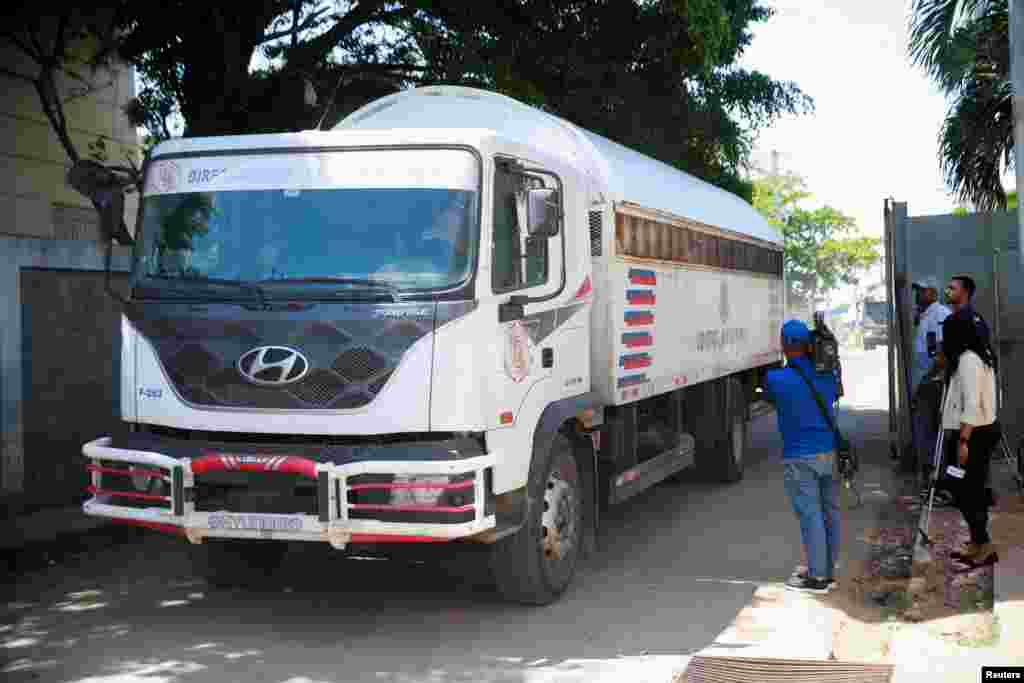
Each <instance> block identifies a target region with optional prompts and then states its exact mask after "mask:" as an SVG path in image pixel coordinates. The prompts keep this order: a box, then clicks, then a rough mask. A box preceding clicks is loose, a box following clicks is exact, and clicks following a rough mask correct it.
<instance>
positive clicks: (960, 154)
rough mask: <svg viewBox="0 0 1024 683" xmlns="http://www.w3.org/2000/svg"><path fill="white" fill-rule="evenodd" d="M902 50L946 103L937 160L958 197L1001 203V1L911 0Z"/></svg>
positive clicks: (1007, 128)
mask: <svg viewBox="0 0 1024 683" xmlns="http://www.w3.org/2000/svg"><path fill="white" fill-rule="evenodd" d="M909 53H910V57H911V60H912V62H913V63H914V64H915V65H916V66H919V67H921V68H923V69H924V70H925V72H926V73H927V74H928V76H929V77H930V78H931V79H932V80H933V81H935V82H936V83H937V84H938V85H939V87H941V88H942V90H943V91H944V92H945V94H946V96H947V99H948V101H949V103H950V106H949V110H948V111H947V112H946V117H945V120H944V121H943V124H942V128H941V130H940V131H939V163H940V165H941V167H942V172H943V175H944V176H945V179H946V183H947V185H948V186H949V187H950V188H951V189H952V190H953V192H954V194H955V195H956V196H957V198H958V199H960V200H961V201H967V202H970V203H972V204H974V205H975V206H976V207H977V208H979V209H981V210H983V211H990V210H992V209H995V208H1001V209H1004V208H1006V193H1005V191H1004V190H1003V186H1002V182H1001V177H1002V173H1003V171H1004V170H1005V169H1006V168H1007V167H1010V166H1012V164H1013V109H1012V97H1011V87H1010V32H1009V6H1008V3H1007V0H914V2H913V5H912V9H911V20H910V41H909Z"/></svg>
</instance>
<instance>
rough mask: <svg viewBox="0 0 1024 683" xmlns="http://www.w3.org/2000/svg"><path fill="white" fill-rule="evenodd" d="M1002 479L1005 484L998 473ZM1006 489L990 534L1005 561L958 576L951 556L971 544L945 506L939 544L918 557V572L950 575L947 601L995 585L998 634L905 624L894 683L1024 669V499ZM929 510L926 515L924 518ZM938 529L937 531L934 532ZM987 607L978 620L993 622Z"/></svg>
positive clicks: (897, 644)
mask: <svg viewBox="0 0 1024 683" xmlns="http://www.w3.org/2000/svg"><path fill="white" fill-rule="evenodd" d="M996 476H997V478H998V479H1000V480H1003V479H1005V477H1000V475H999V473H998V472H997V473H996ZM1003 483H1004V486H1003V487H1001V490H1000V500H999V503H998V505H997V506H996V507H995V508H994V509H993V511H992V515H991V523H990V533H991V534H992V539H993V542H994V543H995V544H996V546H997V548H998V552H999V558H1000V561H999V563H998V564H997V565H995V567H994V568H992V569H982V570H977V571H974V572H970V573H969V574H954V573H953V572H952V567H953V565H952V563H951V561H950V560H949V558H948V553H949V550H950V548H952V547H955V546H957V545H959V544H960V543H962V542H964V541H966V540H968V534H967V530H966V525H965V524H964V522H963V520H962V516H961V515H960V513H959V512H958V511H957V510H954V509H952V508H944V509H938V510H934V511H933V512H932V517H931V522H930V524H929V527H930V532H929V535H930V536H931V537H932V539H933V541H934V545H933V546H932V547H931V548H927V549H926V548H924V547H923V545H922V544H921V543H920V542H919V543H918V547H917V548H916V551H915V556H916V557H917V558H918V559H919V561H918V562H915V566H916V567H917V568H916V570H915V573H923V572H925V571H941V572H943V573H944V574H945V576H946V578H947V581H946V593H947V595H946V602H947V604H950V603H951V602H953V601H955V600H956V598H957V597H958V595H957V594H958V593H959V592H961V591H963V590H964V589H965V587H966V590H967V591H968V592H970V591H971V589H972V587H973V586H972V584H973V585H975V586H977V589H978V590H979V592H984V589H985V588H986V587H987V586H986V585H985V583H986V581H988V580H991V582H992V584H991V585H992V610H991V615H994V627H995V628H994V634H993V636H994V637H992V638H988V639H982V640H981V641H980V642H970V641H971V639H970V638H967V639H965V638H963V637H962V636H961V637H960V638H950V637H949V636H950V635H952V634H950V633H949V631H952V630H953V629H954V625H953V624H951V623H949V620H942V619H936V620H933V621H932V622H931V623H929V622H927V621H924V622H921V623H918V624H907V625H904V626H902V627H901V628H900V629H899V631H898V632H897V633H896V635H895V637H894V639H893V644H892V657H893V658H894V659H895V660H897V661H899V662H901V666H900V669H899V670H898V675H897V676H896V677H895V678H894V679H893V681H894V683H935V682H937V681H974V680H978V677H979V675H980V672H981V667H982V666H1024V648H1022V647H1021V636H1020V634H1021V633H1024V534H1021V533H1020V529H1021V528H1024V527H1022V526H1021V525H1022V524H1024V497H1022V495H1021V493H1020V492H1019V491H1017V490H1015V489H1012V488H1010V487H1008V486H1005V482H1003ZM924 512H925V511H924V510H922V511H921V514H922V518H923V515H924ZM932 530H934V533H932ZM987 612H988V607H987V605H984V606H983V607H981V608H980V610H979V611H978V613H977V618H978V620H979V622H982V623H983V622H985V621H988V620H991V616H989V615H988V614H987Z"/></svg>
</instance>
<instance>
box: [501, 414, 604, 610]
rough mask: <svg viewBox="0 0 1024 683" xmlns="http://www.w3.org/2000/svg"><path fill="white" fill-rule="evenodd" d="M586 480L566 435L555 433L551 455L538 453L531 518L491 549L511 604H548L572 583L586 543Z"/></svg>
mask: <svg viewBox="0 0 1024 683" xmlns="http://www.w3.org/2000/svg"><path fill="white" fill-rule="evenodd" d="M581 482H582V478H581V477H580V470H579V465H578V464H577V462H576V458H575V457H574V456H573V449H572V443H571V442H570V441H569V439H568V438H567V437H566V436H565V435H563V434H555V437H554V439H553V441H552V443H551V447H550V449H548V452H547V453H535V454H534V459H533V462H532V463H531V465H530V477H529V481H528V482H527V507H526V520H525V522H524V524H523V526H522V528H521V529H519V531H517V532H516V533H515V534H512V535H511V536H507V537H505V538H503V539H501V540H499V541H498V542H497V543H495V544H494V545H493V546H491V548H490V551H491V556H490V565H491V575H492V577H493V578H494V582H495V584H496V585H497V588H498V592H500V593H501V595H502V596H503V597H504V598H505V599H506V600H510V601H513V602H520V603H523V604H527V605H547V604H549V603H551V602H553V601H554V600H556V599H557V598H558V597H559V596H560V595H561V594H562V593H563V592H564V591H565V589H566V588H567V587H568V586H569V584H570V583H571V582H572V578H573V576H574V575H575V573H576V565H577V563H578V560H579V557H580V553H581V551H582V550H583V547H582V546H583V539H584V530H583V504H584V500H585V496H584V491H583V486H582V483H581Z"/></svg>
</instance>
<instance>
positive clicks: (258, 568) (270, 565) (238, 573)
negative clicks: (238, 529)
mask: <svg viewBox="0 0 1024 683" xmlns="http://www.w3.org/2000/svg"><path fill="white" fill-rule="evenodd" d="M287 550H288V545H287V544H286V543H282V542H280V541H244V540H211V539H207V540H205V541H204V542H203V543H201V544H199V545H194V546H191V552H192V567H193V570H194V571H195V573H196V574H197V575H199V576H201V577H202V578H204V579H206V582H207V583H208V584H210V585H211V586H214V587H216V588H234V587H249V588H260V587H263V586H267V585H270V584H272V583H273V582H274V574H275V572H276V570H277V569H278V567H280V566H281V561H282V559H283V558H284V554H285V552H286V551H287Z"/></svg>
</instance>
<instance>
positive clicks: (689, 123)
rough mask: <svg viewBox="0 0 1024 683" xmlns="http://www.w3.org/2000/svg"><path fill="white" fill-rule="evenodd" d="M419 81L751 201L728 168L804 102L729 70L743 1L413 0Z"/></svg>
mask: <svg viewBox="0 0 1024 683" xmlns="http://www.w3.org/2000/svg"><path fill="white" fill-rule="evenodd" d="M417 6H418V7H419V8H420V10H421V13H420V14H419V15H418V16H417V19H416V20H415V21H413V22H410V23H409V24H408V26H407V27H408V30H409V32H410V35H411V36H412V38H413V41H414V42H415V44H416V45H417V47H418V49H419V51H420V54H421V55H422V58H423V62H424V64H425V65H426V67H425V71H424V72H423V74H422V78H421V82H423V83H440V82H444V83H454V84H461V85H470V86H476V87H483V88H488V89H492V90H496V91H498V92H502V93H504V94H506V95H509V96H511V97H514V98H516V99H520V100H523V101H526V102H529V103H531V104H534V105H535V106H539V107H541V108H543V109H546V110H547V111H550V112H552V113H555V114H557V115H559V116H562V117H564V118H566V119H568V120H570V121H572V122H573V123H576V124H577V125H580V126H582V127H584V128H587V129H590V130H593V131H594V132H596V133H599V134H601V135H604V136H605V137H608V138H610V139H612V140H615V141H617V142H619V143H621V144H624V145H626V146H629V147H632V148H634V149H636V150H638V151H640V152H642V153H644V154H647V155H649V156H652V157H654V158H656V159H659V160H661V161H663V162H665V163H668V164H670V165H673V166H675V167H677V168H680V169H683V170H685V171H688V172H690V173H693V174H694V175H697V176H698V177H701V178H704V179H705V180H708V181H709V182H711V183H714V184H716V185H719V186H720V187H724V188H726V189H728V190H730V191H732V192H735V193H737V194H739V195H740V196H742V197H744V198H746V199H748V200H749V199H751V196H752V187H751V186H750V185H749V183H746V182H745V181H743V180H742V179H741V174H740V173H739V168H740V166H741V163H742V161H744V160H745V159H746V158H747V156H748V154H749V150H750V147H751V144H752V141H753V139H754V136H755V135H756V132H757V131H758V130H759V129H760V128H762V127H763V126H766V125H770V124H771V122H772V121H774V120H775V119H776V118H778V117H779V116H780V115H782V114H786V113H803V112H807V111H810V110H811V109H812V108H813V104H812V102H811V100H810V98H808V97H807V96H806V95H804V94H803V93H802V92H801V91H800V90H799V88H797V87H796V86H795V85H794V84H792V83H785V82H778V81H775V80H772V79H771V78H770V77H768V76H767V75H765V74H762V73H759V72H750V71H745V70H742V69H738V68H737V67H736V66H735V61H736V59H737V58H738V57H739V56H740V55H741V54H742V53H743V50H744V49H745V48H746V47H747V46H748V45H749V44H750V41H751V38H752V36H751V33H750V26H751V25H753V24H755V23H757V22H762V21H766V20H767V19H768V18H770V16H771V10H769V9H767V8H765V7H763V6H761V5H760V4H758V3H757V2H756V1H754V0H689V1H686V2H684V1H682V0H671V1H670V0H646V1H642V0H612V1H609V0H577V1H575V2H567V1H563V2H551V1H550V0H522V1H520V0H502V1H499V2H493V3H476V4H469V3H449V2H442V1H441V0H436V1H434V2H430V1H424V2H420V3H417Z"/></svg>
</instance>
